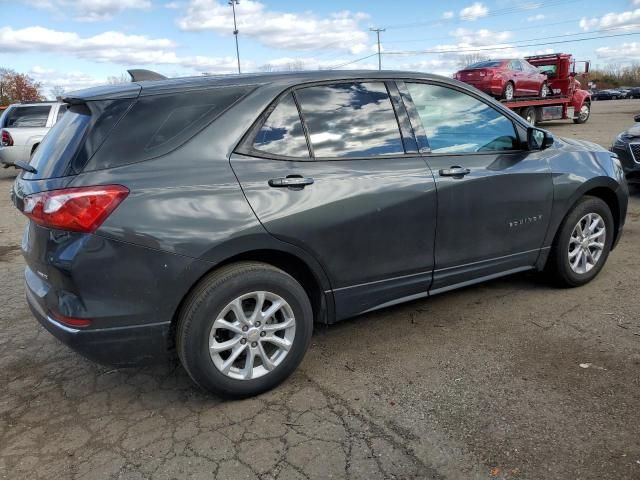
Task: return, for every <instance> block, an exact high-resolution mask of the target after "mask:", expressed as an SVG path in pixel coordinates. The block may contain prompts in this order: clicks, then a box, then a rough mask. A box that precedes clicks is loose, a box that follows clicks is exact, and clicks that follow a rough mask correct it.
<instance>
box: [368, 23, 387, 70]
mask: <svg viewBox="0 0 640 480" xmlns="http://www.w3.org/2000/svg"><path fill="white" fill-rule="evenodd" d="M369 30H370V31H372V32H376V35H377V36H378V70H382V55H381V54H380V32H386V29H384V28H370V29H369Z"/></svg>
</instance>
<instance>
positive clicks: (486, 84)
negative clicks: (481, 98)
mask: <svg viewBox="0 0 640 480" xmlns="http://www.w3.org/2000/svg"><path fill="white" fill-rule="evenodd" d="M463 81H464V83H466V84H468V85H471V86H472V87H475V88H477V89H478V90H480V91H481V92H484V93H488V94H489V95H493V96H494V97H499V96H501V95H502V91H503V90H504V81H503V80H502V79H500V78H493V79H491V80H481V81H473V80H463Z"/></svg>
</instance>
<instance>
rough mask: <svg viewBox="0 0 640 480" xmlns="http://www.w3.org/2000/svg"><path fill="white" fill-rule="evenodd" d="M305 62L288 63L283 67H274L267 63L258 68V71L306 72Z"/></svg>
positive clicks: (294, 61) (293, 61)
mask: <svg viewBox="0 0 640 480" xmlns="http://www.w3.org/2000/svg"><path fill="white" fill-rule="evenodd" d="M304 67H305V65H304V62H303V61H302V60H292V61H290V62H287V63H283V64H282V65H273V64H271V63H266V64H264V65H262V66H261V67H258V70H260V71H261V72H299V71H300V70H304Z"/></svg>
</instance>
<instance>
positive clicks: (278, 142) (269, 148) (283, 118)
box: [253, 93, 309, 158]
mask: <svg viewBox="0 0 640 480" xmlns="http://www.w3.org/2000/svg"><path fill="white" fill-rule="evenodd" d="M253 148H255V149H256V150H261V151H263V152H268V153H272V154H274V155H281V156H285V157H300V158H309V149H308V148H307V139H306V138H305V135H304V131H303V129H302V122H300V114H299V113H298V107H296V103H295V102H294V101H293V96H292V95H291V94H290V93H289V94H287V95H286V96H285V97H284V98H283V99H282V100H280V102H279V103H278V105H277V106H276V108H275V109H274V110H273V112H271V114H270V115H269V117H268V118H267V120H266V121H265V122H264V124H263V125H262V127H261V128H260V131H259V132H258V134H257V135H256V138H255V140H254V142H253Z"/></svg>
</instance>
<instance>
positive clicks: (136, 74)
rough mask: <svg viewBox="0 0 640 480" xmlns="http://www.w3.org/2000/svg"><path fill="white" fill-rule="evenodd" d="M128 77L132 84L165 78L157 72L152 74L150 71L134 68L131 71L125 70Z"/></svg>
mask: <svg viewBox="0 0 640 480" xmlns="http://www.w3.org/2000/svg"><path fill="white" fill-rule="evenodd" d="M127 72H128V73H129V75H131V81H132V82H144V81H145V80H166V79H167V77H165V76H164V75H161V74H159V73H158V72H154V71H152V70H145V69H144V68H134V69H131V70H127Z"/></svg>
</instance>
